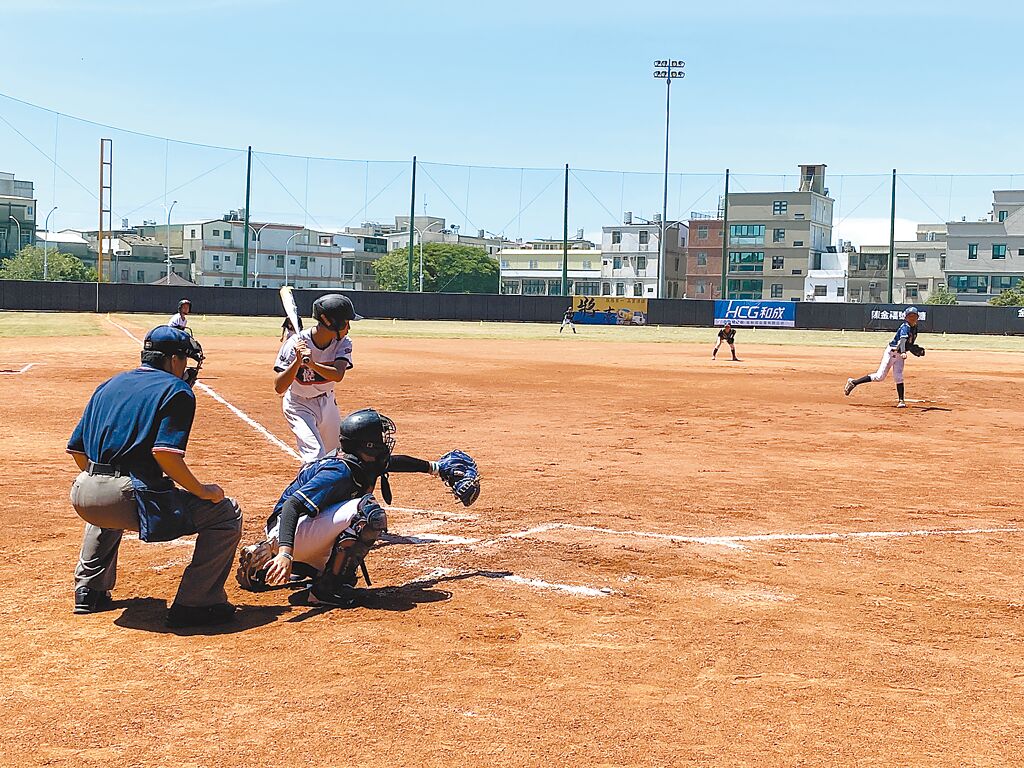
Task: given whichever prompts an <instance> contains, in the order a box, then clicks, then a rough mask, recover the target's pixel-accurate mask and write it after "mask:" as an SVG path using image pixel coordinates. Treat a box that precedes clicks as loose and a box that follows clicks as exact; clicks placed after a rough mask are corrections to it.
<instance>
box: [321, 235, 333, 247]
mask: <svg viewBox="0 0 1024 768" xmlns="http://www.w3.org/2000/svg"><path fill="white" fill-rule="evenodd" d="M330 244H331V236H330V235H320V245H327V246H329V245H330Z"/></svg>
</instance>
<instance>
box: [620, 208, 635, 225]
mask: <svg viewBox="0 0 1024 768" xmlns="http://www.w3.org/2000/svg"><path fill="white" fill-rule="evenodd" d="M622 223H623V224H632V223H633V212H632V211H626V212H625V213H624V214H622Z"/></svg>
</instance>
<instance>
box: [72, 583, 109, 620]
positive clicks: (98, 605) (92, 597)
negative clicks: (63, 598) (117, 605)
mask: <svg viewBox="0 0 1024 768" xmlns="http://www.w3.org/2000/svg"><path fill="white" fill-rule="evenodd" d="M113 604H114V601H113V600H111V599H110V593H109V592H104V591H102V590H99V589H89V587H79V588H78V589H76V590H75V613H78V614H83V613H99V612H100V611H105V610H107V609H108V608H110V607H111V606H112V605H113Z"/></svg>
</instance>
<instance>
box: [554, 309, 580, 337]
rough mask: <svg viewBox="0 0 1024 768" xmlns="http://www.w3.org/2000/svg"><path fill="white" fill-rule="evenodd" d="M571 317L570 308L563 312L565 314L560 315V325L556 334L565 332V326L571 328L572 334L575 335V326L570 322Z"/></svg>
mask: <svg viewBox="0 0 1024 768" xmlns="http://www.w3.org/2000/svg"><path fill="white" fill-rule="evenodd" d="M572 315H573V311H572V307H569V308H568V309H567V310H565V314H564V315H562V324H561V325H560V326H559V327H558V332H559V333H561V332H562V331H564V330H565V326H567V325H568V326H569V327H570V328H572V332H573V333H576V324H575V323H573V321H572Z"/></svg>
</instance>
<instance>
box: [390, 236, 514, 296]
mask: <svg viewBox="0 0 1024 768" xmlns="http://www.w3.org/2000/svg"><path fill="white" fill-rule="evenodd" d="M419 270H420V248H419V244H417V245H416V247H415V249H414V250H413V275H412V286H413V290H414V291H415V290H418V289H419V285H420V276H419ZM374 271H375V272H376V274H377V285H378V287H379V288H380V289H381V290H382V291H404V290H405V289H406V281H407V280H408V276H409V249H408V248H399V249H397V250H394V251H391V252H390V253H388V254H387V255H386V256H382V257H381V258H379V259H378V260H377V261H376V263H375V264H374ZM500 275H501V270H500V269H499V267H498V262H497V261H496V260H495V259H494V257H493V256H490V255H489V254H488V253H487V251H485V250H484V249H483V248H476V247H474V246H471V245H456V244H454V243H424V244H423V290H424V291H425V292H427V293H498V279H499V276H500Z"/></svg>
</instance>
